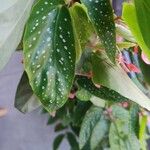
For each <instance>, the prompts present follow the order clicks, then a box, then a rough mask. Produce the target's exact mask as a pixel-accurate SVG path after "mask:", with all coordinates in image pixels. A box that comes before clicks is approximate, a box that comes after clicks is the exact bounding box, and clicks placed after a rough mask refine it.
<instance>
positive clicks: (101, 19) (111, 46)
mask: <svg viewBox="0 0 150 150" xmlns="http://www.w3.org/2000/svg"><path fill="white" fill-rule="evenodd" d="M81 2H82V3H83V4H84V5H85V6H86V7H87V9H88V14H89V16H90V19H91V21H92V23H93V25H94V27H95V29H96V31H97V33H98V35H99V37H100V38H101V40H102V43H103V45H104V47H105V50H106V53H107V55H108V57H109V58H110V59H111V61H112V62H113V63H115V56H116V34H115V24H114V19H113V11H112V7H111V4H110V1H109V0H88V1H87V0H81Z"/></svg>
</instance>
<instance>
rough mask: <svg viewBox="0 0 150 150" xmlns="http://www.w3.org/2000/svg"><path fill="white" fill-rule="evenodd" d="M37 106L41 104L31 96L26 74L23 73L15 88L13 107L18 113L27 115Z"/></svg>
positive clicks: (31, 92)
mask: <svg viewBox="0 0 150 150" xmlns="http://www.w3.org/2000/svg"><path fill="white" fill-rule="evenodd" d="M39 106H41V103H40V101H39V100H38V98H37V97H36V96H35V95H34V94H33V91H32V88H31V86H30V84H29V80H28V77H27V74H26V73H25V72H24V73H23V75H22V77H21V80H20V82H19V85H18V88H17V92H16V97H15V107H16V108H17V109H18V110H19V111H21V112H23V113H27V112H31V111H33V110H34V109H36V108H38V107H39Z"/></svg>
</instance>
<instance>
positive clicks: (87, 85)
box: [77, 76, 128, 102]
mask: <svg viewBox="0 0 150 150" xmlns="http://www.w3.org/2000/svg"><path fill="white" fill-rule="evenodd" d="M77 83H78V84H79V85H80V86H81V87H82V88H84V89H85V90H87V91H88V92H90V93H91V94H92V95H95V96H96V97H99V98H101V99H104V100H109V101H114V102H123V101H128V99H127V98H125V97H123V96H121V95H120V94H119V93H117V92H115V91H113V90H111V89H109V88H107V87H104V86H101V87H100V88H99V87H96V86H95V85H94V83H93V82H92V80H91V79H88V78H87V77H84V76H78V77H77Z"/></svg>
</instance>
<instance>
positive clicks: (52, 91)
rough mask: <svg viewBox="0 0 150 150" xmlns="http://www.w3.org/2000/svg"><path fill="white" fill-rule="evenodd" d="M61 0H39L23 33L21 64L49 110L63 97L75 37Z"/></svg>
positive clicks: (71, 70) (66, 92) (71, 66)
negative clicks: (22, 63) (22, 61)
mask: <svg viewBox="0 0 150 150" xmlns="http://www.w3.org/2000/svg"><path fill="white" fill-rule="evenodd" d="M61 4H64V2H63V0H59V1H55V0H50V1H43V0H39V1H38V2H37V4H36V5H35V6H34V7H33V10H32V13H31V16H30V19H29V21H28V23H27V27H26V31H25V36H24V64H25V70H26V71H27V74H28V76H29V81H30V84H31V86H32V89H33V91H34V92H35V94H36V95H37V96H38V97H39V98H40V100H41V103H42V104H43V106H44V107H45V108H46V109H47V110H48V111H50V112H53V111H55V110H57V109H59V108H60V107H62V106H63V105H64V104H65V102H66V101H67V98H68V95H69V92H70V89H71V87H72V82H73V79H74V72H75V58H76V54H75V40H74V36H73V27H72V22H71V17H70V13H69V10H68V8H67V7H66V6H63V5H61Z"/></svg>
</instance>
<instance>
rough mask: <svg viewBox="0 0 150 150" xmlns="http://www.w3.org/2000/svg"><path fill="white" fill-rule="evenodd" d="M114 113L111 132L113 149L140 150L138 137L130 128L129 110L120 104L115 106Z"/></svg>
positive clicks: (110, 139) (110, 138)
mask: <svg viewBox="0 0 150 150" xmlns="http://www.w3.org/2000/svg"><path fill="white" fill-rule="evenodd" d="M112 115H113V116H112V117H113V118H114V120H113V122H112V123H111V127H110V132H109V142H110V147H111V150H140V144H139V142H138V139H137V138H136V136H135V134H134V132H133V131H131V130H130V116H129V112H128V111H127V110H125V109H124V108H121V107H119V106H113V107H112Z"/></svg>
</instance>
